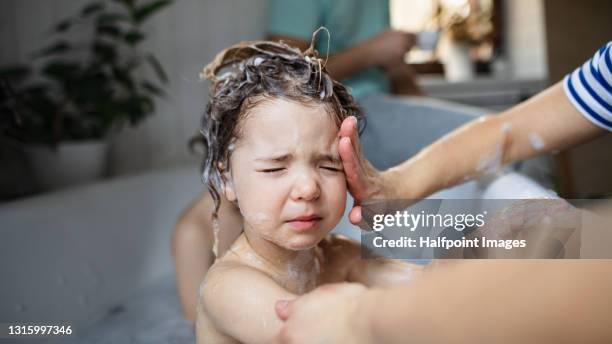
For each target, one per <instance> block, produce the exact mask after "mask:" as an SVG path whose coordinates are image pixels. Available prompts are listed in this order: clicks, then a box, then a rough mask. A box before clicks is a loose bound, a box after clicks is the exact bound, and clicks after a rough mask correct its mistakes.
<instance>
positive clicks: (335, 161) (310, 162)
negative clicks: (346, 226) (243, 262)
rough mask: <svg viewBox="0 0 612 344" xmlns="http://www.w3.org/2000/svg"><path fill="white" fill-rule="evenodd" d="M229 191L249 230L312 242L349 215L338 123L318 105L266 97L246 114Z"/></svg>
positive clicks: (304, 244) (282, 241) (295, 243)
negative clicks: (346, 212) (339, 150)
mask: <svg viewBox="0 0 612 344" xmlns="http://www.w3.org/2000/svg"><path fill="white" fill-rule="evenodd" d="M242 121H243V122H242V123H241V128H242V130H241V137H240V139H239V140H238V142H237V143H236V147H235V149H234V151H233V153H232V155H231V158H230V169H231V173H229V174H226V178H227V179H228V182H227V183H226V188H225V191H226V196H227V198H228V199H229V200H230V201H233V200H236V199H237V200H238V205H239V207H240V211H241V212H242V215H243V216H244V219H245V231H250V234H253V235H258V236H260V237H262V238H264V239H266V240H268V241H271V242H273V243H275V244H277V245H279V246H282V247H285V248H289V249H292V250H301V249H306V248H310V247H313V246H314V245H316V244H317V243H318V242H319V241H321V239H323V238H324V237H325V235H327V233H328V232H329V231H330V230H332V229H333V227H334V226H335V225H336V224H337V223H338V221H339V220H340V218H341V217H342V215H343V213H344V207H345V203H346V180H345V177H344V172H343V170H342V163H341V161H340V159H339V155H338V150H337V146H338V128H337V127H336V124H335V123H334V121H333V119H332V117H331V116H330V115H329V114H328V113H327V112H326V111H325V108H324V106H322V105H318V104H308V105H303V104H300V103H298V102H292V101H288V100H284V99H280V98H273V99H270V100H266V101H264V102H262V103H260V104H258V105H256V106H255V107H254V108H253V109H251V111H250V113H249V115H248V116H247V117H246V118H245V119H243V120H242Z"/></svg>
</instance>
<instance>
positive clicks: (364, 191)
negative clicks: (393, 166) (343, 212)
mask: <svg viewBox="0 0 612 344" xmlns="http://www.w3.org/2000/svg"><path fill="white" fill-rule="evenodd" d="M338 153H339V154H340V158H341V159H342V165H343V167H344V174H345V175H346V181H347V184H348V190H349V192H350V193H351V195H352V196H353V199H355V204H354V205H353V208H352V209H351V211H350V212H349V220H350V221H351V223H353V224H355V225H356V224H359V223H361V221H362V214H361V204H362V202H364V201H366V200H369V199H394V198H401V197H398V196H397V195H395V194H394V190H395V188H394V187H393V185H392V182H391V180H390V175H389V173H390V172H388V171H385V172H380V171H378V170H376V169H375V168H374V167H373V166H372V164H370V162H369V161H368V160H366V159H365V158H364V157H363V155H362V152H361V145H360V144H359V135H358V133H357V119H356V118H355V117H353V116H350V117H348V118H345V119H344V121H343V122H342V125H341V126H340V141H339V143H338Z"/></svg>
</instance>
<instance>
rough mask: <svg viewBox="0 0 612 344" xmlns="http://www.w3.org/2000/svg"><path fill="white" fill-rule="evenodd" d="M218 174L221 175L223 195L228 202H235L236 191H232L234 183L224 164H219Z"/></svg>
mask: <svg viewBox="0 0 612 344" xmlns="http://www.w3.org/2000/svg"><path fill="white" fill-rule="evenodd" d="M217 166H218V168H219V172H220V174H221V181H222V182H223V194H224V195H225V198H227V200H228V201H230V202H235V201H236V199H237V197H236V190H234V183H233V181H232V174H231V173H230V171H229V169H228V168H227V167H226V166H225V164H224V163H222V162H220V163H219V164H218V165H217Z"/></svg>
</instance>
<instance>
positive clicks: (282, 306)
mask: <svg viewBox="0 0 612 344" xmlns="http://www.w3.org/2000/svg"><path fill="white" fill-rule="evenodd" d="M291 303H292V301H290V300H278V301H276V304H275V305H274V310H275V311H276V316H277V317H278V318H279V319H280V320H282V321H286V320H287V319H289V316H290V315H291Z"/></svg>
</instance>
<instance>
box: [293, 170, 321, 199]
mask: <svg viewBox="0 0 612 344" xmlns="http://www.w3.org/2000/svg"><path fill="white" fill-rule="evenodd" d="M320 195H321V188H320V187H319V182H318V180H317V178H316V176H314V175H313V173H303V174H301V175H300V176H298V178H297V179H296V181H295V184H294V186H293V189H292V190H291V198H292V199H293V200H295V201H298V200H302V201H312V200H315V199H317V198H319V196H320Z"/></svg>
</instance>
